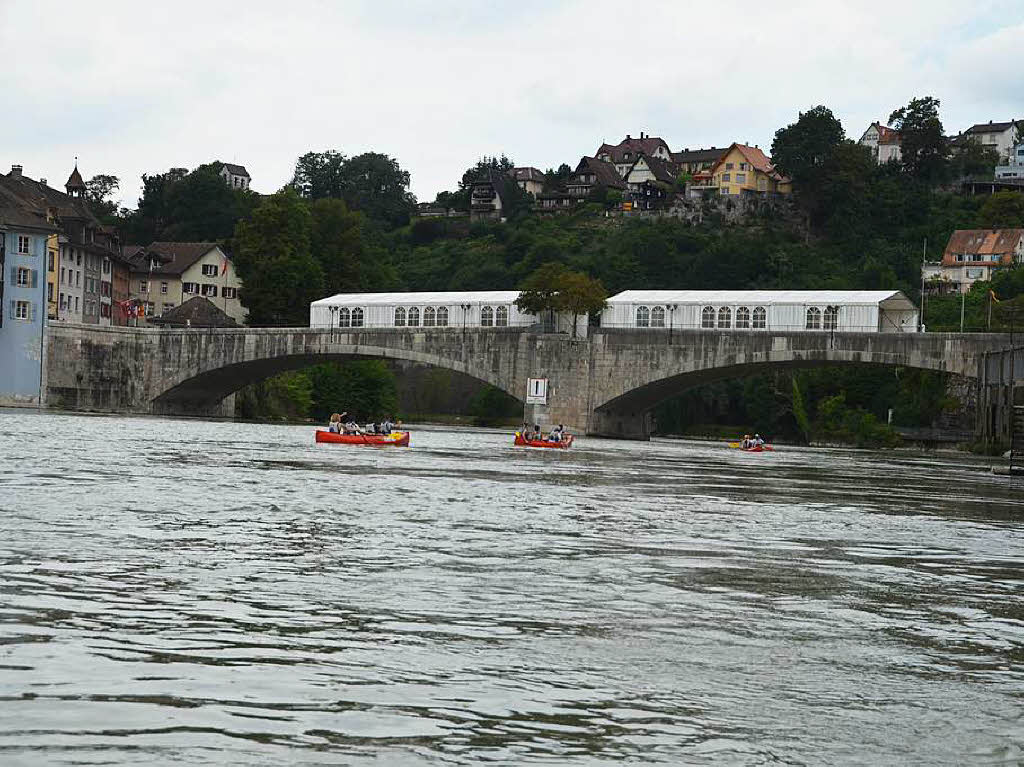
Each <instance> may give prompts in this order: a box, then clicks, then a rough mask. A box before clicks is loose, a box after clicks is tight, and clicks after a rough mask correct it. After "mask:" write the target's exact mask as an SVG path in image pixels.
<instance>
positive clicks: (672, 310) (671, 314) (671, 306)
mask: <svg viewBox="0 0 1024 767" xmlns="http://www.w3.org/2000/svg"><path fill="white" fill-rule="evenodd" d="M665 308H666V309H668V345H669V346H671V345H672V321H673V320H674V319H675V313H676V309H678V308H679V304H668V305H667V306H666V307H665Z"/></svg>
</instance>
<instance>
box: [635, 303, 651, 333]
mask: <svg viewBox="0 0 1024 767" xmlns="http://www.w3.org/2000/svg"><path fill="white" fill-rule="evenodd" d="M636 326H637V327H638V328H649V327H650V326H651V310H650V309H648V308H647V307H646V306H638V307H637V308H636Z"/></svg>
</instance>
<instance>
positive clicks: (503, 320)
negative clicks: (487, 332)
mask: <svg viewBox="0 0 1024 767" xmlns="http://www.w3.org/2000/svg"><path fill="white" fill-rule="evenodd" d="M494 324H495V325H497V326H498V327H499V328H507V327H508V307H507V306H499V307H498V308H497V309H495V311H494Z"/></svg>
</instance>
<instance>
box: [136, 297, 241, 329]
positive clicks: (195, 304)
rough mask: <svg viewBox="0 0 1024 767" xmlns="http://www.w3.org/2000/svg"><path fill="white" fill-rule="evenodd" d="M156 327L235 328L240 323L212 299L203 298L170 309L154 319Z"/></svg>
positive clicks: (195, 298)
mask: <svg viewBox="0 0 1024 767" xmlns="http://www.w3.org/2000/svg"><path fill="white" fill-rule="evenodd" d="M150 322H151V323H152V324H154V325H169V326H172V327H180V328H183V327H193V328H234V327H238V323H237V322H235V321H234V320H233V319H231V317H229V316H228V315H227V314H225V313H224V312H223V311H221V309H220V308H219V307H218V306H216V305H215V304H214V303H213V302H212V301H210V299H208V298H204V297H203V296H196V297H194V298H190V299H189V300H188V301H186V302H185V303H183V304H181V305H180V306H176V307H174V308H173V309H168V310H167V311H166V312H164V313H163V314H162V315H160V316H159V317H153V318H152V319H150Z"/></svg>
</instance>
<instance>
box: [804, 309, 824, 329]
mask: <svg viewBox="0 0 1024 767" xmlns="http://www.w3.org/2000/svg"><path fill="white" fill-rule="evenodd" d="M805 329H806V330H821V309H819V308H818V307H817V306H808V307H807V323H806V324H805Z"/></svg>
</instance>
